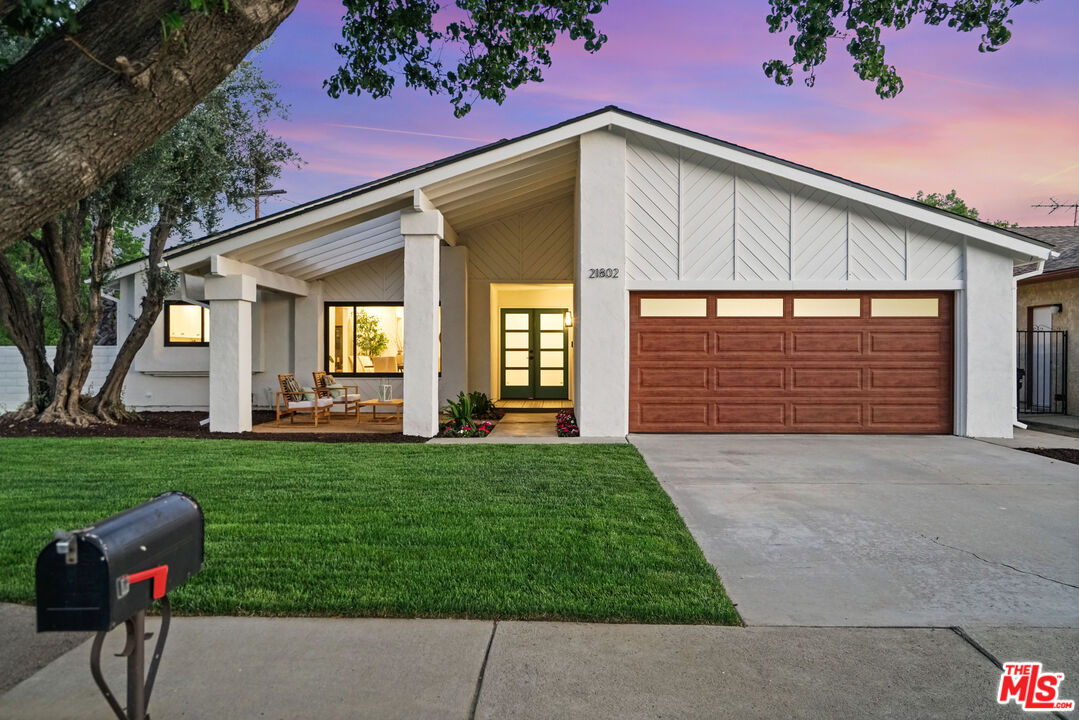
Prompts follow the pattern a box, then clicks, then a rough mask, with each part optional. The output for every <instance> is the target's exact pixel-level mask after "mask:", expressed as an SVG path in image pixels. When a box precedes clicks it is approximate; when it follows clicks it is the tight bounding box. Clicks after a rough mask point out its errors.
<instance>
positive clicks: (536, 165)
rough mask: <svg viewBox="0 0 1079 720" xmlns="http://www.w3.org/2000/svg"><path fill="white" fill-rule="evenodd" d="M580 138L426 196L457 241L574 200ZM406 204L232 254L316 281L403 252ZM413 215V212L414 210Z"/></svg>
mask: <svg viewBox="0 0 1079 720" xmlns="http://www.w3.org/2000/svg"><path fill="white" fill-rule="evenodd" d="M577 163H578V146H577V142H576V138H573V139H571V140H567V141H565V142H562V143H558V144H556V145H553V146H549V147H545V148H544V149H543V150H542V151H536V152H532V153H524V154H522V155H519V156H516V157H514V158H510V159H508V160H505V161H502V162H499V163H494V164H491V165H488V166H486V167H483V168H479V169H476V170H472V171H469V172H466V173H462V174H460V175H457V176H454V177H452V178H448V179H446V180H442V181H440V182H436V183H432V184H430V185H427V186H424V187H422V188H417V189H419V190H422V191H423V193H424V195H426V197H427V198H428V199H429V200H430V201H431V203H432V205H433V206H434V207H435V209H437V210H439V211H441V212H442V215H443V217H444V219H445V222H446V224H447V225H448V226H449V228H451V229H452V233H451V231H447V235H448V236H449V235H451V234H452V235H456V234H457V233H461V232H465V231H467V230H469V229H470V228H474V227H477V226H479V225H482V224H484V223H487V222H490V221H492V220H495V219H497V218H499V217H502V216H504V215H509V214H512V213H514V212H517V211H519V210H523V209H526V208H529V207H535V206H536V205H540V204H542V203H545V202H548V201H550V200H553V199H555V198H560V197H564V196H566V195H569V194H572V193H573V191H574V187H575V184H576V181H577ZM401 205H402V204H401V203H398V204H397V205H396V206H392V207H384V208H383V209H382V214H379V215H378V216H376V217H371V215H370V213H364V214H362V215H359V214H357V215H356V216H355V220H354V221H353V222H351V223H348V222H337V223H334V227H335V228H336V229H333V230H332V231H331V232H322V233H319V234H318V235H317V236H316V237H311V236H310V235H306V236H303V235H297V236H293V237H291V238H287V237H284V238H279V239H275V240H273V241H264V242H260V243H254V244H252V245H248V246H247V247H243V248H239V249H237V250H234V251H232V252H229V253H228V257H229V258H230V259H233V260H237V261H239V262H242V263H246V264H249V265H254V266H257V267H260V268H263V269H265V270H268V271H271V272H274V273H280V274H282V275H287V276H290V277H294V278H297V279H299V280H315V279H318V278H320V277H324V276H326V275H329V274H331V273H334V272H337V271H339V270H342V269H344V268H346V267H349V266H352V265H356V264H358V263H361V262H364V261H366V260H371V259H372V258H375V257H378V256H379V255H384V254H386V253H389V252H394V251H395V250H400V249H401V248H403V247H404V238H403V237H402V235H401V211H402V210H404V209H405V208H404V207H401ZM409 207H411V206H409Z"/></svg>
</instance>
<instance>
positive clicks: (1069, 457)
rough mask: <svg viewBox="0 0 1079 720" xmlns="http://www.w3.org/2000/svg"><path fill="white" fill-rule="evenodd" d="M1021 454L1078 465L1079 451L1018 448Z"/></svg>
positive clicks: (1072, 449)
mask: <svg viewBox="0 0 1079 720" xmlns="http://www.w3.org/2000/svg"><path fill="white" fill-rule="evenodd" d="M1019 449H1020V450H1022V451H1023V452H1028V453H1034V454H1035V455H1044V456H1045V457H1047V458H1053V459H1054V460H1063V461H1064V462H1069V463H1075V464H1076V465H1079V450H1076V449H1075V448H1019Z"/></svg>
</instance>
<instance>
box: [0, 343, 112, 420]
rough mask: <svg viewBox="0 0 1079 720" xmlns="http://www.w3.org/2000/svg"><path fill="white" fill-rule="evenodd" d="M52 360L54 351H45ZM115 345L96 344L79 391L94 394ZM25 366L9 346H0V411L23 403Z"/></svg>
mask: <svg viewBox="0 0 1079 720" xmlns="http://www.w3.org/2000/svg"><path fill="white" fill-rule="evenodd" d="M45 351H46V352H47V353H48V355H49V359H50V360H52V359H54V358H55V357H56V348H55V347H53V346H49V347H47V348H45ZM116 351H117V346H115V345H99V346H97V347H95V348H94V355H93V360H92V364H91V366H90V375H89V377H87V379H86V386H85V387H84V388H83V391H84V392H86V393H94V392H97V390H98V389H99V388H100V387H101V385H102V384H103V383H104V382H105V377H106V376H107V375H108V374H109V368H111V367H112V361H113V359H115V358H116ZM26 394H27V393H26V366H25V365H23V361H22V355H20V354H19V350H18V349H17V348H16V347H14V346H13V345H4V346H0V412H9V411H11V410H14V409H16V408H17V407H19V406H20V405H22V404H23V403H24V402H26V399H27V397H26Z"/></svg>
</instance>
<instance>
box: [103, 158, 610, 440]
mask: <svg viewBox="0 0 1079 720" xmlns="http://www.w3.org/2000/svg"><path fill="white" fill-rule="evenodd" d="M579 165H580V157H579V147H578V143H577V142H573V143H565V144H560V145H558V146H555V147H549V148H546V149H544V150H543V151H542V152H536V153H526V154H524V155H517V156H510V157H507V158H506V159H505V160H503V161H499V162H497V163H495V164H493V165H488V166H486V167H484V168H483V169H477V171H476V172H474V173H467V174H464V175H462V174H456V175H447V177H446V178H445V179H443V180H438V181H436V182H432V183H430V184H426V185H424V186H423V187H422V188H419V187H414V188H411V189H410V190H408V191H407V193H404V194H378V195H377V197H372V198H368V199H367V201H366V202H365V203H362V204H360V203H357V204H349V205H348V206H345V207H341V208H339V209H340V210H342V212H336V211H335V212H334V213H325V214H320V215H318V217H311V216H306V217H304V218H303V220H302V221H300V220H299V218H296V219H295V220H294V219H292V218H289V217H283V218H280V219H279V220H273V221H272V220H271V219H270V218H267V219H266V221H265V222H261V223H256V224H255V225H254V226H252V227H249V228H244V229H242V230H240V231H239V232H237V233H235V234H231V235H225V236H222V237H214V238H210V239H208V240H207V241H206V242H203V243H196V244H193V245H192V246H191V247H190V248H185V249H183V250H181V251H179V252H177V253H174V254H171V255H170V257H169V267H170V269H172V270H174V271H177V272H179V273H181V276H182V278H183V281H182V282H181V285H180V288H179V289H178V291H177V293H176V295H175V296H174V297H173V298H172V299H171V300H172V301H173V302H172V304H171V305H170V306H169V307H168V308H166V312H165V313H164V317H163V318H162V322H161V324H162V325H163V326H164V327H162V329H161V332H160V333H155V335H154V336H153V337H152V338H151V341H150V343H148V346H147V348H146V349H145V350H144V352H143V353H142V354H141V356H140V358H139V359H138V360H137V361H136V363H135V365H134V366H133V373H132V377H130V378H129V385H128V388H129V390H130V395H131V397H133V398H137V399H138V400H137V402H138V404H140V405H142V406H143V407H147V408H148V409H150V408H153V409H157V408H160V409H170V410H171V409H185V410H187V409H190V410H193V411H194V410H200V409H201V410H203V411H205V409H207V408H208V409H209V413H210V429H211V430H212V431H215V432H231V433H236V432H247V431H250V430H254V431H255V432H259V433H274V434H290V433H305V432H312V431H314V427H313V425H312V424H311V423H305V424H303V425H300V424H298V423H297V424H296V425H291V424H289V425H286V427H282V428H278V427H277V426H276V424H272V423H271V424H269V425H267V424H263V425H262V426H259V427H253V426H252V424H251V422H250V419H249V418H250V415H251V410H252V409H253V408H271V409H272V408H274V407H275V405H276V403H277V395H278V392H279V390H280V386H279V383H278V375H279V374H282V373H291V374H293V375H294V376H295V378H296V379H297V381H298V382H299V383H300V385H301V386H303V387H309V386H311V385H312V382H311V377H312V373H314V372H320V371H322V372H328V373H330V374H332V375H333V376H334V378H335V380H336V381H337V382H338V383H339V384H341V385H353V386H356V388H357V389H356V392H358V394H359V396H360V397H361V398H364V399H369V398H374V397H378V396H379V395H380V390H381V389H383V386H385V385H387V384H388V385H389V386H390V392H391V395H390V396H391V397H392V398H395V399H400V400H402V401H403V404H404V406H403V420H402V422H401V423H400V424H399V426H398V427H397V428H395V429H394V430H392V431H391V432H399V433H403V434H404V435H408V436H418V437H432V436H434V435H436V434H437V432H438V423H439V410H440V407H441V406H443V405H444V404H445V403H446V401H447V399H451V398H455V397H456V396H457V394H458V393H460V392H462V391H464V392H473V391H480V392H483V393H485V394H486V395H487V396H488V397H490V398H491V399H492V400H494V401H497V402H498V407H501V408H505V409H511V410H521V411H547V412H553V411H557V410H560V409H565V408H573V407H575V406H576V404H577V402H578V378H577V374H578V370H579V357H578V350H577V347H578V345H579V343H580V342H586V344H597V343H600V342H601V341H600V339H599V338H600V335H601V334H602V333H598V332H594V333H593V335H594V336H595V337H593V338H590V339H588V340H582V339H581V337H580V330H579V328H578V327H576V323H575V322H574V321H575V319H576V315H577V313H578V311H577V308H578V306H579V304H580V301H581V300H582V299H584V298H586V297H589V296H590V293H592V292H593V291H596V290H600V289H606V288H599V287H597V286H594V285H590V286H587V287H586V286H583V285H582V284H581V274H582V272H585V273H587V271H582V267H583V266H584V265H585V262H586V260H585V259H584V258H582V257H581V256H580V252H579V249H578V247H577V236H578V235H579V227H580V225H581V223H582V220H581V218H580V217H579V216H580V212H579V211H578V204H579V200H578V199H577V197H576V196H575V192H576V189H577V186H578V172H579ZM125 282H126V284H125V285H122V286H121V290H120V294H121V297H122V298H123V300H122V307H121V308H120V316H121V317H122V318H123V317H128V316H130V315H131V314H132V313H131V312H127V311H128V309H129V308H132V309H133V308H135V307H136V306H137V303H138V302H139V301H140V300H141V297H140V294H141V291H142V287H141V285H142V282H141V278H140V277H139V275H138V274H135V275H129V276H127V277H126V278H125ZM610 289H612V290H617V288H615V286H614V285H613V284H612V285H611V286H610ZM615 295H617V297H615V296H614V295H612V297H611V300H613V301H614V303H615V304H616V306H617V307H618V308H620V311H622V312H624V308H622V305H623V302H622V297H621V295H620V294H618V293H617V292H616V293H615ZM192 306H202V310H201V311H199V310H198V308H197V307H192ZM172 315H175V316H176V317H175V319H174V320H175V322H174V323H173V326H172V327H171V329H170V319H171V318H172ZM507 323H508V324H507ZM597 329H598V328H597ZM119 331H120V332H121V333H123V332H124V331H125V329H124V328H120V329H119ZM603 344H604V345H605V346H607V347H606V349H609V345H610V343H609V342H606V343H603ZM406 348H407V351H406ZM596 358H597V361H598V359H599V355H596ZM406 368H407V371H406ZM593 374H594V375H595V373H593ZM616 405H617V403H616ZM617 415H618V416H619V422H620V423H622V422H624V417H623V415H624V414H623V413H621V412H617ZM376 427H379V428H381V426H376ZM323 430H325V431H326V432H330V433H346V434H347V433H355V432H364V430H362V429H357V428H355V427H354V426H351V425H350V424H349V423H347V422H344V421H342V420H340V419H338V418H335V419H334V420H333V421H332V422H331V423H330V424H328V425H327V427H326V428H323V427H322V424H321V423H320V425H319V428H318V432H322V431H323ZM382 430H386V429H385V428H382Z"/></svg>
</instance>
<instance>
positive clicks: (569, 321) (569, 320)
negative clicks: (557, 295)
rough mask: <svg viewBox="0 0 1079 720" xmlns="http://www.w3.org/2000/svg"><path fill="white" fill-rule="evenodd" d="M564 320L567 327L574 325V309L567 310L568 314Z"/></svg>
mask: <svg viewBox="0 0 1079 720" xmlns="http://www.w3.org/2000/svg"><path fill="white" fill-rule="evenodd" d="M562 320H563V321H564V322H565V323H566V327H568V328H571V327H573V311H572V310H567V311H566V315H565V317H563V318H562Z"/></svg>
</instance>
